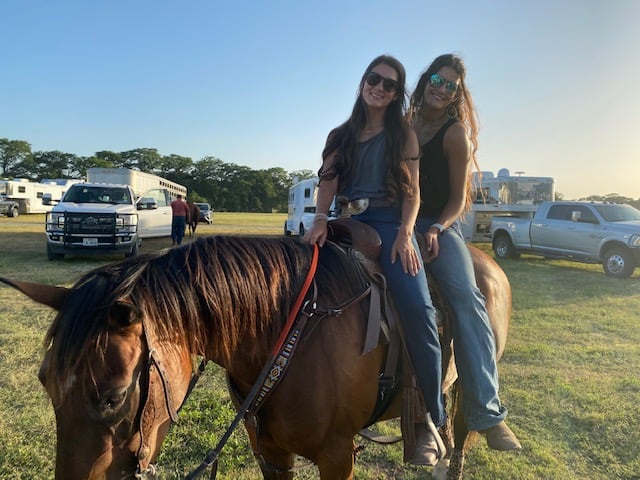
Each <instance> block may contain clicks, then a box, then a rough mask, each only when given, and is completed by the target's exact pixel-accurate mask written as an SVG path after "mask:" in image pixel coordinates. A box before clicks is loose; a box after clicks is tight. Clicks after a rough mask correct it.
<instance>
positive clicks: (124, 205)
mask: <svg viewBox="0 0 640 480" xmlns="http://www.w3.org/2000/svg"><path fill="white" fill-rule="evenodd" d="M170 203H171V196H170V194H169V192H168V191H167V190H166V189H164V188H155V189H151V190H148V191H147V192H145V193H144V194H143V196H142V197H141V198H139V199H138V201H137V202H136V197H135V194H134V192H133V189H132V188H131V186H129V185H116V184H106V183H76V184H75V185H73V186H71V187H70V188H69V190H67V192H66V193H65V195H64V197H63V198H62V200H61V201H60V202H59V203H58V204H57V205H55V206H54V207H53V209H52V210H51V212H49V213H47V217H46V223H45V230H46V235H47V257H48V258H49V260H56V259H61V258H63V257H64V255H65V254H72V253H76V254H94V253H124V254H125V256H127V257H130V256H134V255H136V253H137V252H138V247H139V246H140V243H141V241H142V240H141V239H142V238H149V237H162V236H168V235H170V234H171V206H170Z"/></svg>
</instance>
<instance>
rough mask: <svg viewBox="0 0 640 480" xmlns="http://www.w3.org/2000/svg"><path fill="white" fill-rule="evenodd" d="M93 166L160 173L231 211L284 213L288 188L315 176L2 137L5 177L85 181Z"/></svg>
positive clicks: (148, 151)
mask: <svg viewBox="0 0 640 480" xmlns="http://www.w3.org/2000/svg"><path fill="white" fill-rule="evenodd" d="M92 167H100V168H120V167H123V168H132V169H136V170H141V171H143V172H147V173H152V174H154V175H159V176H161V177H163V178H166V179H168V180H171V181H174V182H177V183H179V184H181V185H184V186H185V187H187V191H188V192H189V194H188V195H189V199H191V200H193V201H194V202H207V203H210V204H211V205H212V206H213V208H214V209H215V210H218V211H231V212H286V211H287V209H288V198H289V188H290V187H291V186H292V185H293V184H294V183H295V182H296V181H299V180H304V179H306V178H311V177H313V176H314V175H315V172H314V171H312V170H296V171H293V172H287V171H285V170H284V169H283V168H280V167H274V168H268V169H264V170H253V169H251V168H249V167H246V166H241V165H235V164H233V163H225V162H223V161H222V160H220V159H219V158H216V157H212V156H206V157H203V158H202V159H200V160H197V161H194V160H192V159H191V158H189V157H184V156H181V155H175V154H171V155H161V154H160V153H158V150H156V149H155V148H136V149H133V150H127V151H125V152H112V151H108V150H103V151H100V152H96V153H95V154H94V155H92V156H90V157H82V156H78V155H75V154H73V153H64V152H60V151H57V150H55V151H37V152H32V151H31V145H30V144H29V143H28V142H26V141H24V140H10V139H8V138H0V175H1V176H2V177H5V178H27V179H29V180H32V181H40V180H43V179H45V178H72V179H81V178H83V177H85V175H86V172H87V169H88V168H92Z"/></svg>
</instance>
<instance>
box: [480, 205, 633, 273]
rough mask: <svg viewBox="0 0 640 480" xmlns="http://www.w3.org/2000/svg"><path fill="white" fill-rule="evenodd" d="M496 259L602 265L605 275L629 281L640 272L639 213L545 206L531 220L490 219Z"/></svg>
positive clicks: (615, 207)
mask: <svg viewBox="0 0 640 480" xmlns="http://www.w3.org/2000/svg"><path fill="white" fill-rule="evenodd" d="M490 233H491V241H492V244H493V250H494V252H495V254H496V256H497V257H498V258H518V256H519V255H520V253H528V254H533V255H541V256H544V257H546V258H554V259H565V260H573V261H577V262H584V263H600V264H602V267H603V269H604V272H605V273H606V274H607V275H609V276H611V277H617V278H627V277H630V276H631V275H632V274H633V271H634V270H635V268H636V267H638V266H640V210H637V209H636V208H633V207H632V206H631V205H625V204H614V203H595V202H568V201H564V202H543V203H541V204H540V205H539V206H538V209H537V210H536V213H535V216H534V217H533V220H528V219H524V218H515V217H501V216H496V217H493V219H492V221H491V227H490Z"/></svg>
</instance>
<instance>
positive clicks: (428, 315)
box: [352, 207, 446, 427]
mask: <svg viewBox="0 0 640 480" xmlns="http://www.w3.org/2000/svg"><path fill="white" fill-rule="evenodd" d="M401 216H402V213H401V211H400V210H399V209H398V208H393V207H385V208H371V207H370V208H368V209H367V210H365V211H364V212H363V213H361V214H360V215H354V216H353V217H352V218H353V219H355V220H359V221H361V222H363V223H366V224H367V225H370V226H371V227H373V228H374V229H375V230H376V231H377V232H378V234H379V235H380V238H381V239H382V251H381V253H380V259H379V261H380V266H381V268H382V270H383V273H384V275H385V277H386V279H387V284H388V286H389V289H390V291H391V296H392V298H393V300H394V304H395V306H396V309H397V311H398V315H399V317H400V318H399V321H400V322H401V325H402V330H403V332H404V337H405V341H406V344H407V351H408V352H409V357H410V358H411V363H412V364H413V367H414V370H415V373H416V379H417V381H418V386H419V387H420V390H421V391H422V395H423V397H424V400H425V403H426V407H427V410H428V411H429V413H430V414H431V418H432V420H433V423H435V424H436V426H438V427H439V426H441V425H443V424H444V422H445V420H446V413H445V410H444V401H443V397H442V352H441V351H440V340H439V338H438V328H437V326H436V312H435V308H434V307H433V303H432V302H431V296H430V294H429V286H428V284H427V276H426V273H425V270H424V268H421V269H420V271H419V272H418V275H416V276H415V277H413V276H411V275H409V274H407V273H404V270H403V269H402V262H401V261H400V259H399V258H396V262H395V263H393V264H392V263H391V246H392V245H393V242H394V241H395V239H396V236H397V234H398V230H399V228H400V219H401ZM413 244H414V247H415V249H416V251H419V250H418V244H417V241H416V238H415V236H414V237H413ZM421 263H422V261H421Z"/></svg>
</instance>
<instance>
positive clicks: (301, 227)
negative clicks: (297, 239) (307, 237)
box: [299, 224, 304, 237]
mask: <svg viewBox="0 0 640 480" xmlns="http://www.w3.org/2000/svg"><path fill="white" fill-rule="evenodd" d="M299 232H300V236H301V237H303V236H304V225H303V224H300V230H299Z"/></svg>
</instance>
